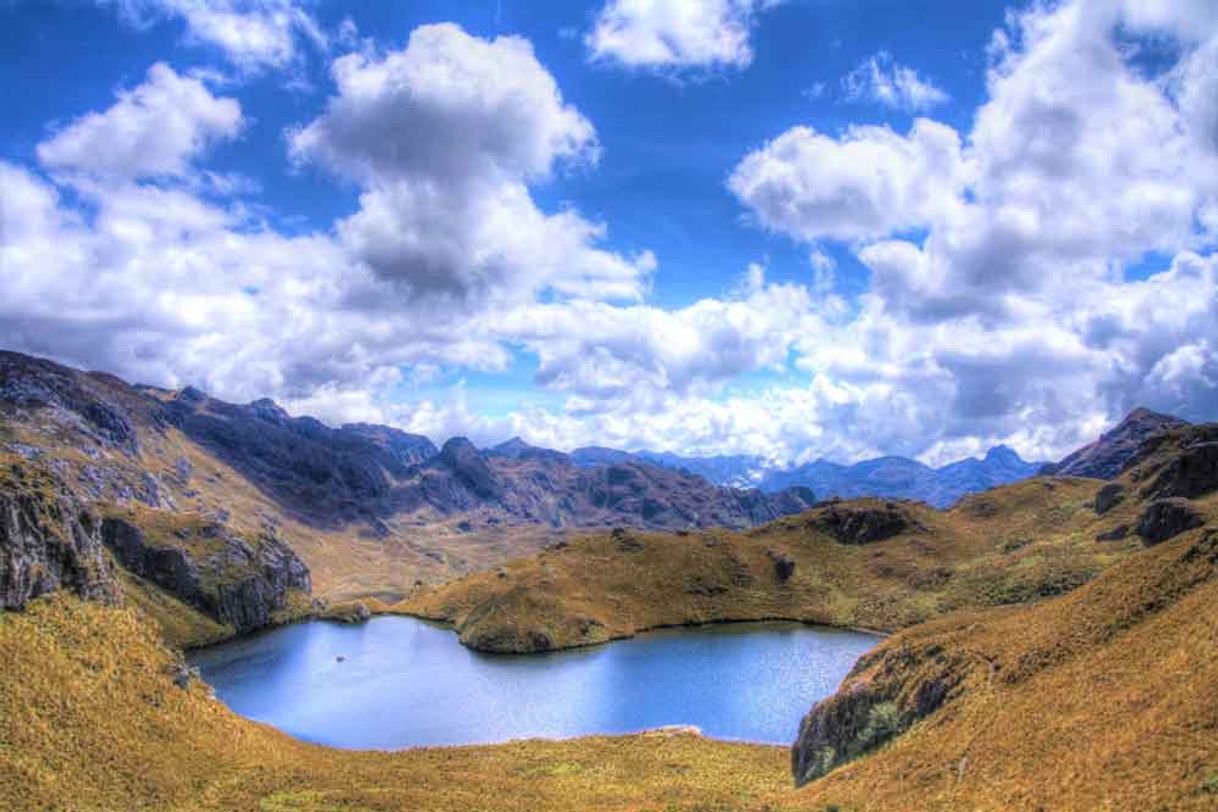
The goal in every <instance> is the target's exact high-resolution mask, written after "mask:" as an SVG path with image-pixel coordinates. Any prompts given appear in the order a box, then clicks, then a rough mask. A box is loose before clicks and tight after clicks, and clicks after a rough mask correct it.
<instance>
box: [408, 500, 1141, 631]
mask: <svg viewBox="0 0 1218 812" xmlns="http://www.w3.org/2000/svg"><path fill="white" fill-rule="evenodd" d="M1102 487H1103V483H1102V482H1098V481H1095V480H1084V479H1047V478H1039V479H1033V480H1028V481H1025V482H1020V483H1016V484H1014V485H1007V486H1003V487H1001V488H997V489H994V490H992V491H989V492H987V493H985V494H978V495H975V496H971V497H968V498H966V499H965V500H963V501H962V502H961V503H960V504H959V505H958V506H957V507H955V508H953V509H952V510H950V511H944V512H940V511H935V510H933V509H931V508H929V507H927V506H926V505H923V504H921V503H917V502H895V501H889V500H879V499H863V500H851V501H842V502H830V503H827V504H825V505H822V506H819V507H817V508H815V509H813V510H811V511H809V512H807V513H804V514H800V515H799V516H792V517H788V518H784V519H779V520H777V521H775V522H771V523H769V524H767V525H764V526H762V527H759V528H756V529H754V530H750V531H745V532H742V533H729V532H726V531H708V532H702V533H689V534H682V535H671V534H669V535H665V534H644V533H638V532H633V531H627V530H617V531H614V532H612V533H601V534H597V535H593V536H590V537H587V538H582V539H579V540H576V541H573V542H571V543H569V544H565V545H562V546H558V547H556V548H552V549H550V550H547V551H545V552H542V553H541V554H539V555H537V556H534V557H531V558H526V559H521V560H517V561H512V562H509V563H508V564H506V565H504V566H502V567H500V568H497V569H496V570H495V571H492V572H479V573H473V574H471V575H468V576H465V577H463V578H461V579H458V580H456V581H452V582H449V583H446V584H443V585H439V586H436V587H431V588H426V589H421V590H418V591H416V592H415V593H414V594H412V596H411V597H410V599H409V600H408V601H407V602H406V603H405V604H403V605H402V607H401V608H402V609H403V610H404V611H408V612H410V613H413V614H418V615H421V616H424V617H428V618H433V619H437V620H444V621H447V622H451V623H453V624H455V627H456V629H457V631H458V633H459V634H460V635H461V639H462V642H464V643H466V644H467V645H470V646H472V647H474V648H478V649H485V650H490V651H534V650H539V649H549V648H564V647H569V646H579V645H587V644H590V643H597V642H602V641H604V640H607V639H612V638H614V637H621V636H628V635H631V634H634V633H636V632H638V631H641V630H643V629H648V628H654V627H657V626H669V625H681V624H689V623H705V622H714V621H725V620H756V619H789V620H802V621H808V622H817V623H827V624H831V625H837V626H857V627H865V628H870V629H879V630H892V629H898V628H902V627H905V626H909V625H912V624H915V623H918V622H920V621H923V620H926V619H928V618H931V617H935V616H937V615H940V614H943V613H945V612H948V611H952V610H955V609H959V608H964V607H975V606H987V605H996V604H1005V603H1019V602H1026V601H1031V600H1035V599H1038V598H1042V597H1045V596H1048V595H1054V594H1060V593H1063V592H1066V591H1068V590H1070V589H1072V588H1074V587H1077V586H1078V585H1080V584H1082V583H1085V582H1086V581H1088V580H1090V579H1091V578H1093V577H1094V576H1095V575H1096V574H1098V573H1099V572H1100V571H1101V570H1102V569H1104V567H1106V566H1108V565H1110V564H1111V563H1113V562H1114V561H1116V560H1119V559H1120V558H1122V557H1124V556H1126V555H1128V554H1129V553H1131V552H1132V551H1134V550H1136V549H1138V548H1139V546H1140V544H1139V542H1138V541H1137V540H1136V539H1134V538H1133V537H1132V534H1129V535H1127V537H1125V538H1122V539H1120V540H1115V541H1109V542H1104V543H1099V542H1097V541H1096V536H1097V535H1105V534H1107V533H1110V531H1111V530H1112V528H1114V527H1116V526H1119V525H1126V526H1128V525H1129V524H1130V523H1132V522H1135V521H1136V516H1137V511H1138V509H1139V508H1138V505H1137V504H1136V503H1135V502H1134V501H1133V500H1130V501H1128V502H1126V503H1123V504H1122V505H1119V506H1117V507H1115V508H1113V509H1111V510H1109V511H1108V512H1106V513H1105V514H1104V515H1097V513H1096V511H1095V508H1094V505H1095V498H1096V495H1097V493H1098V492H1099V491H1100V489H1101V488H1102Z"/></svg>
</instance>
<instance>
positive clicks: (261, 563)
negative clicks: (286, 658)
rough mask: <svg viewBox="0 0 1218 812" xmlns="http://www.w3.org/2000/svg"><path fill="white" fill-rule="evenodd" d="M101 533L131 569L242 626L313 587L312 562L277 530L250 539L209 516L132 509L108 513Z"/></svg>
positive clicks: (267, 617) (261, 620) (269, 616)
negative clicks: (308, 564) (298, 555)
mask: <svg viewBox="0 0 1218 812" xmlns="http://www.w3.org/2000/svg"><path fill="white" fill-rule="evenodd" d="M101 536H102V540H103V541H104V542H105V545H106V546H107V547H108V548H109V549H110V550H111V551H113V553H114V558H115V560H116V561H117V562H118V563H119V564H121V565H122V566H123V567H124V568H125V569H126V570H128V571H130V572H131V573H133V574H135V575H137V576H139V577H140V578H143V579H145V580H147V581H150V582H152V583H154V584H156V585H157V586H158V587H160V588H162V589H164V590H166V591H168V592H169V593H170V594H172V595H174V596H175V597H177V598H178V599H179V600H181V601H182V602H184V603H186V604H187V605H189V606H192V607H194V608H196V609H198V610H200V611H202V612H203V613H204V614H206V615H208V616H209V617H211V618H212V619H214V620H216V621H217V622H219V623H222V624H225V625H228V626H232V627H233V629H234V630H236V631H238V632H245V631H250V630H252V629H257V628H261V627H262V626H266V625H268V624H270V623H271V622H272V620H273V618H274V615H275V613H276V612H279V611H281V610H283V609H285V608H287V605H288V599H289V596H290V594H291V591H292V590H296V591H299V592H301V593H308V592H309V591H310V589H311V581H310V577H309V570H308V567H306V566H305V565H304V562H302V561H301V560H300V558H299V557H297V555H296V554H295V553H294V552H292V550H291V549H290V548H289V547H288V546H287V545H286V544H284V543H283V541H281V540H280V539H279V538H278V537H277V536H276V535H274V534H273V533H271V532H269V531H268V532H266V533H263V534H261V535H259V536H258V537H256V538H253V539H247V538H244V537H242V536H241V535H240V534H238V533H236V532H235V531H233V530H232V528H229V527H226V526H224V525H222V524H220V523H217V522H214V521H209V520H206V519H203V518H201V517H197V516H189V515H174V514H169V513H165V512H163V511H151V510H146V509H135V508H128V509H126V510H113V511H112V512H111V514H110V515H107V516H106V517H105V518H104V519H103V521H102V526H101Z"/></svg>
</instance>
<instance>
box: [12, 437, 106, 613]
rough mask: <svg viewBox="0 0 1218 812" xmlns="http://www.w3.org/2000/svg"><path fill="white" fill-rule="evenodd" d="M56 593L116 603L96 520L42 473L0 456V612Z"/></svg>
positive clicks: (17, 607)
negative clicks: (58, 591) (60, 591)
mask: <svg viewBox="0 0 1218 812" xmlns="http://www.w3.org/2000/svg"><path fill="white" fill-rule="evenodd" d="M60 589H63V590H68V591H70V592H74V593H76V594H78V595H80V596H81V597H83V598H85V599H87V600H99V601H104V602H113V601H114V600H116V599H117V596H118V587H117V582H116V580H115V576H114V572H113V568H112V567H111V565H110V562H109V560H108V559H107V557H106V554H105V551H104V548H103V546H102V534H101V528H100V524H99V521H98V520H97V518H96V517H95V516H94V515H93V514H92V513H90V512H89V511H88V510H86V509H85V508H84V507H83V506H82V505H81V504H80V502H78V501H77V499H76V498H75V497H74V496H73V495H72V493H71V492H70V491H69V490H68V489H67V488H66V487H65V486H64V484H63V483H62V482H60V481H58V480H57V479H56V478H55V477H54V476H53V475H51V474H50V473H49V472H48V471H45V470H41V469H39V468H38V467H37V466H35V465H32V464H31V463H29V462H27V461H25V460H21V459H19V458H16V457H13V456H9V455H2V454H0V608H3V609H21V608H22V607H24V606H25V604H26V603H27V602H29V601H30V600H32V599H33V598H37V597H39V596H41V595H45V594H48V593H50V592H54V591H56V590H60Z"/></svg>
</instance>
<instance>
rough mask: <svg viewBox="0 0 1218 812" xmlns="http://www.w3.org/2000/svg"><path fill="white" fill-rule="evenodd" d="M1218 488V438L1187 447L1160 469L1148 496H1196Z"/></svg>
mask: <svg viewBox="0 0 1218 812" xmlns="http://www.w3.org/2000/svg"><path fill="white" fill-rule="evenodd" d="M1215 490H1218V441H1213V440H1210V441H1201V442H1195V443H1192V444H1190V445H1187V446H1185V448H1184V449H1183V450H1181V452H1180V453H1179V454H1178V455H1177V456H1175V457H1173V458H1172V459H1170V460H1169V461H1168V462H1167V463H1166V464H1165V465H1164V466H1163V468H1162V469H1160V471H1159V473H1158V475H1157V476H1155V478H1154V481H1153V482H1151V484H1150V486H1149V487H1147V488H1146V490H1145V495H1146V496H1152V497H1168V496H1180V497H1184V498H1186V499H1195V498H1197V497H1198V496H1204V495H1206V494H1207V493H1211V492H1213V491H1215Z"/></svg>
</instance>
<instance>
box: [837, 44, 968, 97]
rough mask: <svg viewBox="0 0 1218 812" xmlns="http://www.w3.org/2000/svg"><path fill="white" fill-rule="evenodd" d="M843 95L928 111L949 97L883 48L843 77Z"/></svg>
mask: <svg viewBox="0 0 1218 812" xmlns="http://www.w3.org/2000/svg"><path fill="white" fill-rule="evenodd" d="M842 88H843V89H844V90H845V92H846V98H848V99H851V100H852V101H857V100H859V99H865V100H868V101H873V102H877V103H878V104H882V105H884V106H886V107H892V108H896V109H899V110H913V111H921V110H929V109H930V108H932V107H937V106H939V105H941V104H946V103H947V102H948V101H950V99H951V97H950V96H948V95H947V93H946V92H944V91H943V90H941V89H940V88H939V87H937V86H936V85H935V84H934V82H931V81H930V80H929V79H923V78H922V77H921V76H919V75H918V72H917V71H916V70H914V69H913V68H910V67H907V66H905V65H902V64H900V63H898V62H894V61H893V59H892V56H891V55H890V54H889V53H888V52H886V51H880V52H879V53H877V54H875V55H874V56H871V57H869V58H868V59H866V60H864V61H863V62H862V64H860V65H859V66H858V67H857V68H855V69H854V70H852V71H851V72H850V73H848V74H846V76H845V77H844V78H843V79H842Z"/></svg>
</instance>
